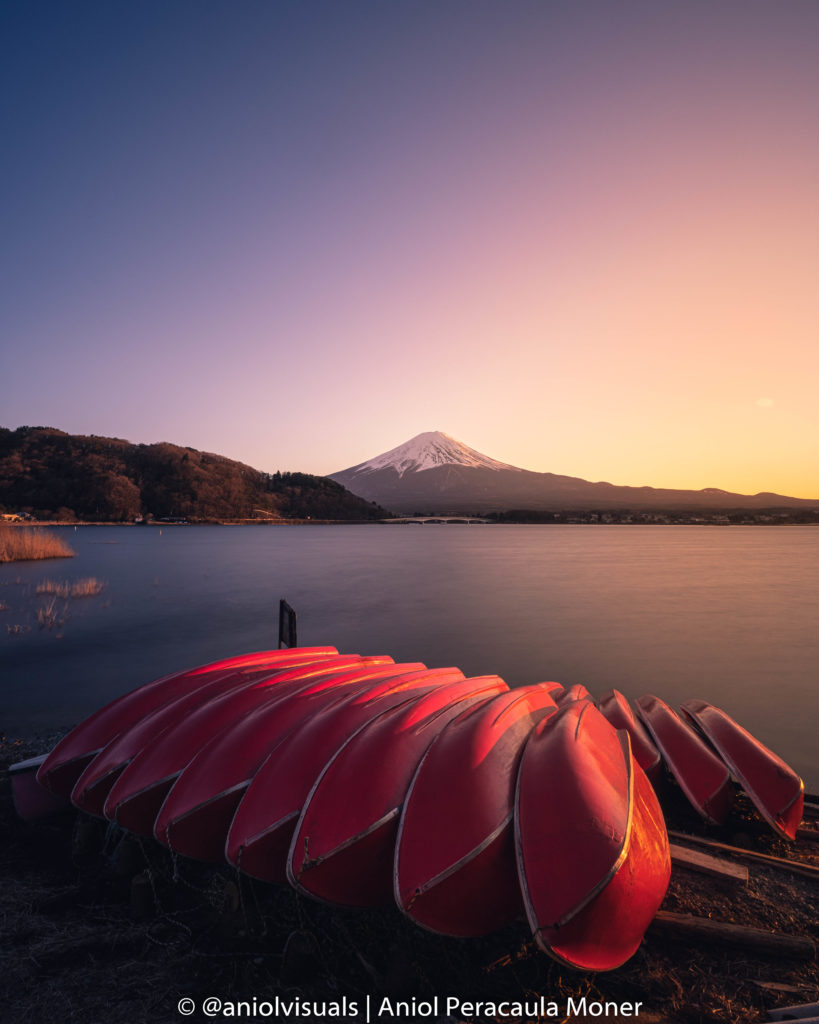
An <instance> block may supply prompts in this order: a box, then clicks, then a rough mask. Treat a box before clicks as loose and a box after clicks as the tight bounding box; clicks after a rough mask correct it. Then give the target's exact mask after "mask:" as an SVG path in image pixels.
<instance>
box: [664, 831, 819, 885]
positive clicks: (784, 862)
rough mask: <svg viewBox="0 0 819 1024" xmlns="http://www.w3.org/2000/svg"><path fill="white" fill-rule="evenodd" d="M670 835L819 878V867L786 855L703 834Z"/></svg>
mask: <svg viewBox="0 0 819 1024" xmlns="http://www.w3.org/2000/svg"><path fill="white" fill-rule="evenodd" d="M668 835H669V837H670V838H672V839H682V840H683V842H686V843H695V844H696V845H697V846H705V847H706V848H707V849H709V850H721V851H722V852H723V853H730V854H731V855H732V856H734V857H744V858H745V859H746V860H753V861H759V863H760V864H767V865H768V866H769V867H772V868H780V869H782V870H783V871H790V872H791V873H792V874H794V875H803V876H804V877H805V878H813V879H819V867H814V866H813V865H812V864H799V863H797V862H796V861H793V860H788V859H787V858H786V857H773V856H771V854H769V853H757V851H756V850H744V849H743V848H742V847H741V846H729V845H728V843H718V842H717V841H716V840H715V839H703V838H702V837H701V836H689V835H687V834H686V833H685V832H672V831H671V830H669V833H668Z"/></svg>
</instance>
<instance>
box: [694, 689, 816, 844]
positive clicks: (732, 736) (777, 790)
mask: <svg viewBox="0 0 819 1024" xmlns="http://www.w3.org/2000/svg"><path fill="white" fill-rule="evenodd" d="M682 710H683V711H684V712H685V714H686V715H688V717H689V718H690V719H691V721H692V722H694V724H695V725H697V726H698V727H699V728H700V729H702V731H703V733H704V734H705V736H706V737H707V738H708V740H709V741H710V742H711V745H712V746H713V747H714V749H715V750H716V752H717V753H718V754H719V756H720V757H721V758H722V760H723V761H724V762H725V764H726V765H727V766H728V768H730V770H731V772H732V773H733V774H734V775H735V776H736V779H737V781H738V782H739V784H740V786H742V788H743V789H744V790H745V792H746V793H747V794H748V796H749V797H750V798H751V800H752V801H753V802H754V805H755V806H756V807H757V809H758V810H759V813H760V814H761V815H762V817H763V818H764V819H765V820H766V821H767V822H768V824H769V825H770V826H771V828H773V829H774V831H776V832H778V833H779V835H781V836H783V837H784V838H785V839H795V838H796V830H797V828H798V827H799V823H800V822H801V820H802V808H803V803H804V791H805V787H804V784H803V782H802V780H801V779H800V777H799V776H798V775H797V774H796V772H795V771H794V770H793V769H792V768H791V767H789V765H787V764H785V762H784V761H783V760H782V758H781V757H778V756H777V755H776V754H775V753H774V752H773V751H772V750H769V749H768V748H767V747H766V746H765V745H764V744H763V743H760V742H759V740H758V739H756V738H755V737H753V736H752V735H751V734H750V733H749V732H747V731H746V730H745V729H743V728H742V726H741V725H739V724H738V723H737V722H735V721H734V719H733V718H731V716H730V715H728V714H726V712H725V711H722V710H721V709H720V708H716V707H714V706H713V705H712V704H708V703H707V702H706V701H704V700H688V701H686V702H685V703H684V704H683V705H682Z"/></svg>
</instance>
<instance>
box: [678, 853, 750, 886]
mask: <svg viewBox="0 0 819 1024" xmlns="http://www.w3.org/2000/svg"><path fill="white" fill-rule="evenodd" d="M671 863H672V864H674V865H675V866H676V867H678V868H687V869H688V870H689V871H698V872H699V873H700V874H703V875H710V876H711V877H712V878H719V879H721V880H722V881H724V882H731V883H732V884H735V885H747V884H748V869H747V868H746V867H745V866H744V865H743V864H733V863H732V862H731V861H729V860H726V859H725V858H724V857H712V856H711V854H710V853H701V852H700V851H699V850H689V849H687V848H686V847H685V846H678V845H677V843H671Z"/></svg>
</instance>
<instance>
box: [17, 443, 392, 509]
mask: <svg viewBox="0 0 819 1024" xmlns="http://www.w3.org/2000/svg"><path fill="white" fill-rule="evenodd" d="M0 511H6V512H18V513H22V512H28V513H31V514H33V515H34V516H35V517H37V518H40V519H45V518H57V519H64V520H71V519H74V518H76V519H90V520H96V521H105V522H108V521H110V522H131V521H133V520H134V519H136V518H137V517H138V516H154V517H156V518H160V517H166V516H172V517H177V516H178V517H184V518H185V519H188V520H190V521H197V520H200V521H201V520H208V519H251V518H255V519H269V518H282V519H307V518H310V519H342V520H345V519H346V520H362V519H379V518H382V517H384V516H385V515H386V514H387V513H385V512H384V510H383V509H381V508H379V507H378V506H376V505H375V504H373V503H372V502H368V501H365V500H363V499H362V498H357V497H356V496H355V495H353V494H350V492H349V491H347V490H345V488H344V487H342V486H341V485H340V484H337V483H335V482H334V481H333V480H328V479H327V478H326V477H320V476H311V475H309V474H307V473H273V474H269V473H260V472H259V471H258V470H256V469H252V468H251V467H250V466H245V465H244V464H243V463H241V462H234V461H233V460H232V459H226V458H224V457H223V456H221V455H212V454H210V453H209V452H199V451H196V450H195V449H193V448H180V447H179V446H177V445H174V444H165V443H162V444H148V445H145V444H131V443H130V442H128V441H123V440H121V439H120V438H115V437H96V436H90V437H83V436H76V435H72V434H66V433H64V432H63V431H62V430H55V429H53V428H51V427H19V428H18V429H17V430H6V429H4V428H2V427H0Z"/></svg>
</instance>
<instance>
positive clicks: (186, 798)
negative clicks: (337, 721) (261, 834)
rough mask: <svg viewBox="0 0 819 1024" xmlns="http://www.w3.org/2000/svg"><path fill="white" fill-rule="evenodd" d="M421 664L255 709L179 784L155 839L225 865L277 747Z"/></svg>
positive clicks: (379, 670)
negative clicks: (254, 784) (243, 811)
mask: <svg viewBox="0 0 819 1024" xmlns="http://www.w3.org/2000/svg"><path fill="white" fill-rule="evenodd" d="M425 669H426V666H425V665H423V664H421V663H420V662H413V663H409V664H402V665H395V664H393V663H390V664H387V665H380V666H373V665H370V666H366V667H365V668H363V669H358V670H354V671H349V672H344V673H340V672H338V673H331V674H329V675H324V676H320V677H316V678H314V679H312V680H310V681H309V683H307V684H304V683H302V684H301V686H300V687H298V688H296V689H295V690H292V689H290V688H287V690H286V692H282V691H281V690H280V691H278V692H277V693H276V694H274V695H272V696H273V697H274V699H272V700H270V701H269V702H265V703H263V704H261V705H259V706H257V707H255V708H253V709H252V710H250V711H248V712H247V713H246V714H244V715H243V716H242V717H241V718H239V719H238V720H237V721H236V722H235V723H234V724H233V725H232V727H231V728H230V729H225V730H222V731H220V732H219V733H217V734H216V735H215V736H214V737H213V738H212V739H211V740H210V741H209V742H207V743H205V744H204V745H203V746H202V748H201V749H200V750H199V752H198V753H197V754H196V755H195V756H194V757H193V758H192V760H191V761H190V762H189V763H188V764H187V766H186V767H185V768H184V769H183V771H182V773H181V774H180V775H179V777H178V778H177V779H176V781H175V782H174V784H173V786H172V787H171V789H170V791H169V792H168V795H167V797H166V798H165V801H164V803H163V804H162V807H161V809H160V810H159V812H158V814H157V816H156V820H155V822H154V835H155V836H156V838H157V839H158V840H159V841H160V842H161V843H163V844H164V845H165V846H168V847H169V848H170V849H172V850H174V851H175V852H176V853H181V854H184V855H185V856H186V857H192V858H194V859H196V860H204V861H209V862H211V863H217V864H222V863H224V860H225V841H226V839H227V834H228V830H229V829H230V825H231V822H232V821H233V815H234V814H235V812H236V808H237V807H238V805H239V801H240V800H241V799H242V796H243V795H244V792H245V790H246V789H247V787H248V786H249V785H250V783H251V781H252V779H253V777H254V776H255V774H256V772H257V771H258V770H259V768H260V767H261V765H262V764H263V763H264V761H265V759H266V758H267V757H268V755H269V754H270V752H271V751H272V750H273V749H274V748H275V747H276V746H277V744H279V743H280V742H281V741H282V740H283V739H284V738H285V736H287V734H288V733H289V732H290V731H291V730H292V729H294V728H296V727H297V726H299V725H302V724H304V722H306V721H309V720H310V719H312V718H313V717H314V716H315V715H317V714H319V713H320V712H321V711H323V710H325V709H326V708H328V707H330V706H331V705H334V704H337V703H339V701H343V700H349V699H352V698H353V697H356V696H358V695H359V694H361V693H362V692H363V691H364V690H367V689H370V690H371V689H372V687H373V686H375V685H376V684H377V683H379V681H387V680H392V681H394V680H395V678H396V676H398V675H405V674H406V673H408V672H421V671H424V670H425Z"/></svg>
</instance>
